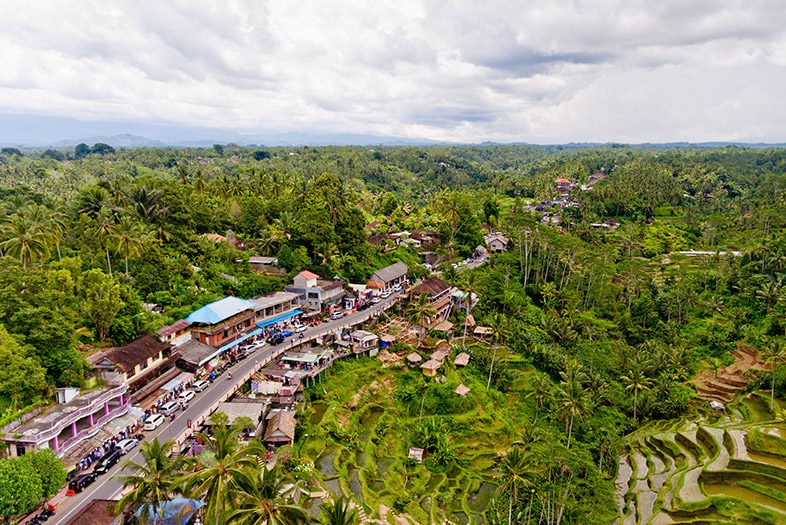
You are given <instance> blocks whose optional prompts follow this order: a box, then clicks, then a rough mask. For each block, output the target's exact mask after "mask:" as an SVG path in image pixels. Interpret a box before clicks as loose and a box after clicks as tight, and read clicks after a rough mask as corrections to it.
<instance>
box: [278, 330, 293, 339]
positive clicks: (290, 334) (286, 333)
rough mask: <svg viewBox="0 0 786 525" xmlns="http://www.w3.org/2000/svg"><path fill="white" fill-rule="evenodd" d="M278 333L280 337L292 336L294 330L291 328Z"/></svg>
mask: <svg viewBox="0 0 786 525" xmlns="http://www.w3.org/2000/svg"><path fill="white" fill-rule="evenodd" d="M279 335H280V336H281V337H292V336H293V335H295V332H293V331H292V330H284V331H283V332H281V333H280V334H279Z"/></svg>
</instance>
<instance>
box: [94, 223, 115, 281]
mask: <svg viewBox="0 0 786 525" xmlns="http://www.w3.org/2000/svg"><path fill="white" fill-rule="evenodd" d="M116 231H117V228H116V225H115V221H114V219H113V218H112V216H111V215H110V214H109V213H108V212H106V211H101V212H100V213H99V214H98V215H97V216H96V224H95V226H94V227H93V234H94V235H95V236H96V237H97V238H98V242H99V243H100V244H101V247H102V248H103V249H104V252H105V253H106V267H107V270H108V271H109V275H112V261H111V260H110V259H109V244H110V243H111V242H112V239H114V237H115V232H116Z"/></svg>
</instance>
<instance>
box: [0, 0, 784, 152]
mask: <svg viewBox="0 0 786 525" xmlns="http://www.w3.org/2000/svg"><path fill="white" fill-rule="evenodd" d="M2 6H3V21H2V24H0V114H3V115H5V116H6V117H7V118H6V120H5V121H4V122H6V124H0V125H5V126H6V128H7V127H8V126H9V124H8V122H19V120H20V119H22V120H24V119H26V118H32V117H33V116H38V117H41V116H43V117H64V118H66V119H79V120H82V121H88V128H89V125H92V124H95V125H96V129H99V128H100V124H101V123H102V122H103V123H107V122H111V123H113V124H112V126H110V127H109V128H107V129H110V128H111V130H112V131H118V132H121V131H123V129H122V128H123V127H124V125H125V124H127V126H126V127H127V128H128V129H138V128H134V126H138V125H140V124H156V125H166V126H170V127H172V126H174V127H175V128H177V129H182V130H184V133H185V132H186V130H195V129H204V128H209V129H214V130H225V131H226V130H231V131H232V132H239V133H243V134H247V135H248V136H253V135H254V134H270V133H283V132H305V133H325V134H326V133H353V134H373V135H383V136H396V137H406V138H429V139H436V140H446V141H462V142H476V141H484V140H497V141H526V142H535V143H555V142H558V143H561V142H570V141H619V142H645V141H654V142H665V141H678V140H679V141H681V140H688V141H714V140H721V141H726V140H734V141H767V142H780V141H786V24H784V23H783V21H784V20H786V2H783V1H782V0H772V1H768V0H760V1H757V0H745V1H732V0H728V1H711V0H689V1H685V0H677V1H672V0H658V1H649V0H648V1H644V0H596V1H583V0H572V1H560V0H518V1H513V0H511V1H504V0H499V1H497V0H483V1H478V0H468V1H454V2H451V1H444V0H441V1H440V0H434V1H414V0H412V1H409V0H394V1H385V0H374V1H369V0H358V1H351V0H341V1H333V0H313V1H308V0H305V1H297V2H293V1H291V0H270V1H262V0H260V1H229V0H222V1H206V2H197V1H194V0H183V1H173V0H160V1H157V2H154V1H144V0H134V1H128V2H123V1H118V2H106V1H95V2H92V1H71V2H62V1H58V0H52V1H46V0H35V1H6V2H3V3H2ZM12 114H13V115H15V117H14V118H12V119H11V120H8V117H9V115H12ZM40 122H43V121H40ZM65 122H67V120H66V121H65ZM80 129H81V128H80ZM100 129H104V128H100ZM3 131H4V132H5V135H8V133H9V132H12V131H13V130H11V131H9V129H4V130H3ZM42 132H43V130H42ZM217 133H218V132H217ZM63 138H65V137H63Z"/></svg>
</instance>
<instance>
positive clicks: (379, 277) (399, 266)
mask: <svg viewBox="0 0 786 525" xmlns="http://www.w3.org/2000/svg"><path fill="white" fill-rule="evenodd" d="M408 270H409V268H407V265H406V264H404V263H403V262H401V261H398V262H396V263H393V264H391V265H390V266H385V267H384V268H381V269H379V270H377V271H376V272H374V274H373V275H372V276H371V281H372V282H375V283H379V284H380V285H381V286H382V289H383V290H391V289H392V288H393V287H394V286H397V285H398V286H400V285H402V284H404V282H406V280H407V271H408Z"/></svg>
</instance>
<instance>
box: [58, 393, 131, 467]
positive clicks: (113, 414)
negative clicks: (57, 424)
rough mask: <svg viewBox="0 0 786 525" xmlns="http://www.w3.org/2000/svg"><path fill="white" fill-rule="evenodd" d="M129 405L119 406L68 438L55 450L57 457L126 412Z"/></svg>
mask: <svg viewBox="0 0 786 525" xmlns="http://www.w3.org/2000/svg"><path fill="white" fill-rule="evenodd" d="M129 405H130V403H125V404H123V405H120V406H119V407H117V408H115V409H114V410H111V411H110V412H109V413H108V414H104V415H103V416H101V417H100V418H98V420H97V421H94V422H93V425H92V426H90V427H87V428H85V429H82V430H80V431H79V432H77V434H76V436H73V437H70V438H68V439H66V440H65V441H63V442H62V443H60V444H59V447H58V450H57V453H58V455H62V454H64V453H65V452H66V450H67V449H68V448H69V447H71V446H72V445H74V444H75V443H77V442H79V441H81V440H82V439H84V438H86V437H89V436H91V435H93V434H95V433H96V432H98V430H99V429H100V428H101V425H103V424H104V423H106V422H107V421H109V420H111V419H114V418H116V417H118V416H120V415H122V414H124V413H125V412H126V411H128V407H129Z"/></svg>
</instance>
